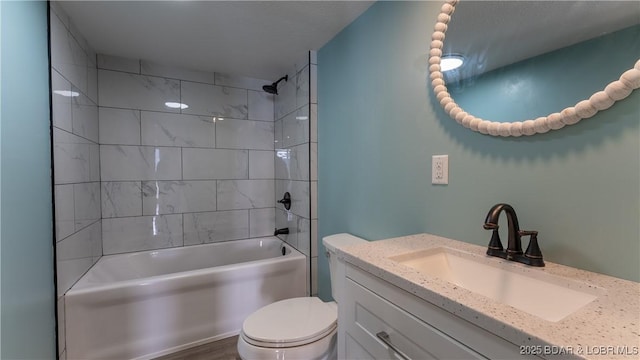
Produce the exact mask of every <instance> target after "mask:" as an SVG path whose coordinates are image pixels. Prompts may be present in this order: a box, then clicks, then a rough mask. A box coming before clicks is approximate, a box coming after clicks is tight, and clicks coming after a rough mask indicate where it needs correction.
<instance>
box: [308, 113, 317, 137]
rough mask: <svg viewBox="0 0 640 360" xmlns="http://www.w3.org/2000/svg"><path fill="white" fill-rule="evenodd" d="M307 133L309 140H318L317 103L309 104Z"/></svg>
mask: <svg viewBox="0 0 640 360" xmlns="http://www.w3.org/2000/svg"><path fill="white" fill-rule="evenodd" d="M309 121H310V123H309V125H310V126H311V127H310V129H309V133H310V134H311V138H310V140H311V142H318V104H311V105H309Z"/></svg>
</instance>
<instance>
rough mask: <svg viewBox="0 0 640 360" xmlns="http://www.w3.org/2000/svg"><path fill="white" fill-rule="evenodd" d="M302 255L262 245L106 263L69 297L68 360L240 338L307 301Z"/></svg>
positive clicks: (276, 243) (130, 355) (240, 243)
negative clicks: (289, 305)
mask: <svg viewBox="0 0 640 360" xmlns="http://www.w3.org/2000/svg"><path fill="white" fill-rule="evenodd" d="M306 277H307V269H306V260H305V256H304V255H302V254H301V253H299V252H298V251H296V250H295V249H293V248H291V247H290V246H288V245H287V244H286V243H284V242H282V241H281V240H279V239H277V238H275V237H273V238H272V237H270V238H258V239H248V240H236V241H229V242H224V243H213V244H205V245H196V246H188V247H181V248H172V249H163V250H155V251H144V252H138V253H131V254H121V255H109V256H103V257H102V258H101V259H100V260H99V261H98V262H97V263H96V264H95V265H94V266H93V267H92V268H91V269H90V270H89V271H88V272H87V273H86V274H85V275H84V276H83V277H82V278H81V279H80V280H78V282H77V283H76V284H75V285H74V286H73V287H72V288H71V289H70V290H69V291H68V292H67V293H66V295H65V332H66V347H67V358H68V359H134V358H135V359H150V358H154V357H156V356H160V355H164V354H168V353H171V352H174V351H179V350H182V349H185V348H188V347H191V346H197V345H200V344H203V343H206V342H209V341H214V340H218V339H222V338H226V337H229V336H233V335H236V334H238V333H239V331H240V328H241V326H242V322H243V321H244V319H245V318H246V317H247V316H248V315H249V314H251V313H252V312H253V311H255V310H257V309H258V308H260V307H262V306H264V305H267V304H270V303H272V302H274V301H278V300H282V299H286V298H291V297H298V296H304V295H305V292H306Z"/></svg>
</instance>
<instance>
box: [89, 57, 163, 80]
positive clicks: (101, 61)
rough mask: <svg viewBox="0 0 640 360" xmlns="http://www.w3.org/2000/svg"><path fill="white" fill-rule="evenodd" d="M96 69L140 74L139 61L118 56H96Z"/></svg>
mask: <svg viewBox="0 0 640 360" xmlns="http://www.w3.org/2000/svg"><path fill="white" fill-rule="evenodd" d="M98 68H99V69H104V70H115V71H124V72H128V73H134V74H140V61H138V60H134V59H129V58H124V57H120V56H112V55H104V54H98ZM151 75H153V74H151Z"/></svg>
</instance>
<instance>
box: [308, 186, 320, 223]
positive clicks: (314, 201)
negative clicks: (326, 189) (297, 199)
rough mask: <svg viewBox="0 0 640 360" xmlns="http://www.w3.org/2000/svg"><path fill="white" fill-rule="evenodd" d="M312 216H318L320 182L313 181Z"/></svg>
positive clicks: (315, 217) (314, 217)
mask: <svg viewBox="0 0 640 360" xmlns="http://www.w3.org/2000/svg"><path fill="white" fill-rule="evenodd" d="M310 198H311V205H312V206H311V218H312V219H317V218H318V182H317V181H312V182H311V197H310Z"/></svg>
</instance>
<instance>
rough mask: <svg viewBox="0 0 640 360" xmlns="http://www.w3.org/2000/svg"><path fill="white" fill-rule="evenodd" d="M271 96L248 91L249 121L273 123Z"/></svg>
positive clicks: (263, 92) (262, 92)
mask: <svg viewBox="0 0 640 360" xmlns="http://www.w3.org/2000/svg"><path fill="white" fill-rule="evenodd" d="M273 111H274V110H273V94H269V93H267V92H265V91H263V90H260V91H249V120H264V121H273Z"/></svg>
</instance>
